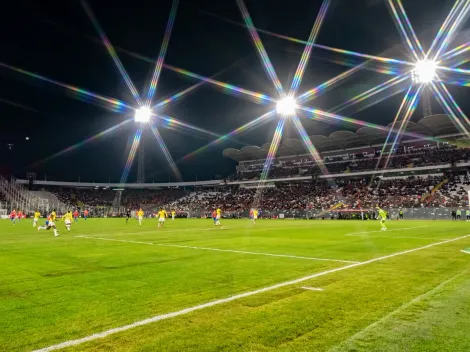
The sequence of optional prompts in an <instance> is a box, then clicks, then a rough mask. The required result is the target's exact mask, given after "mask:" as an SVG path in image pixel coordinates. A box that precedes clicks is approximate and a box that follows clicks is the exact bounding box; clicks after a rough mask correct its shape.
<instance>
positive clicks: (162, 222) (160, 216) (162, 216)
mask: <svg viewBox="0 0 470 352" xmlns="http://www.w3.org/2000/svg"><path fill="white" fill-rule="evenodd" d="M167 217H168V214H167V213H166V211H165V210H163V208H160V210H159V211H158V227H163V225H165V219H166V218H167Z"/></svg>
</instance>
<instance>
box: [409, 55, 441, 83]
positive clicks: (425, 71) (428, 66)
mask: <svg viewBox="0 0 470 352" xmlns="http://www.w3.org/2000/svg"><path fill="white" fill-rule="evenodd" d="M436 68H437V64H436V62H434V61H431V60H423V61H418V63H417V64H416V66H415V69H414V71H413V79H414V80H415V81H416V82H418V83H430V82H432V81H433V80H434V78H436Z"/></svg>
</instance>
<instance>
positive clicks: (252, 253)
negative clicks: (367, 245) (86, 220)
mask: <svg viewBox="0 0 470 352" xmlns="http://www.w3.org/2000/svg"><path fill="white" fill-rule="evenodd" d="M75 237H80V238H89V239H94V240H103V241H115V242H128V243H138V244H148V245H151V246H160V247H174V248H185V249H197V250H203V251H215V252H229V253H240V254H251V255H264V256H268V257H282V258H293V259H306V260H320V261H327V262H339V263H359V262H357V261H353V260H341V259H330V258H316V257H303V256H297V255H287V254H273V253H264V252H250V251H239V250H236V249H220V248H210V247H197V246H184V245H179V244H166V243H153V242H139V241H127V240H118V239H114V238H103V237H88V236H75Z"/></svg>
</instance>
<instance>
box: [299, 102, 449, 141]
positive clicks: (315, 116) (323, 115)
mask: <svg viewBox="0 0 470 352" xmlns="http://www.w3.org/2000/svg"><path fill="white" fill-rule="evenodd" d="M298 109H299V110H303V111H305V112H307V113H309V114H311V115H312V116H311V117H310V116H309V117H308V118H309V119H311V120H319V121H323V122H326V123H329V124H334V123H335V122H338V123H346V124H349V125H354V126H359V127H370V128H373V129H376V130H378V131H383V132H386V133H388V132H389V130H390V128H388V127H386V126H382V125H378V124H375V123H371V122H365V121H362V120H358V119H354V118H352V117H345V116H340V115H337V114H333V113H330V112H326V111H323V110H319V109H313V108H308V107H305V106H300V107H298ZM393 132H394V133H396V132H398V131H397V130H394V131H393ZM403 134H404V135H406V136H410V137H413V138H417V139H421V140H426V141H433V142H436V141H443V140H441V139H439V138H435V137H429V136H423V135H420V134H418V133H414V132H404V133H403Z"/></svg>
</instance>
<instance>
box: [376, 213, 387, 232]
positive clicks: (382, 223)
mask: <svg viewBox="0 0 470 352" xmlns="http://www.w3.org/2000/svg"><path fill="white" fill-rule="evenodd" d="M377 210H378V212H379V218H380V226H382V231H386V230H387V227H386V226H385V221H386V220H387V213H386V212H385V210H383V209H381V208H380V207H377Z"/></svg>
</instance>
